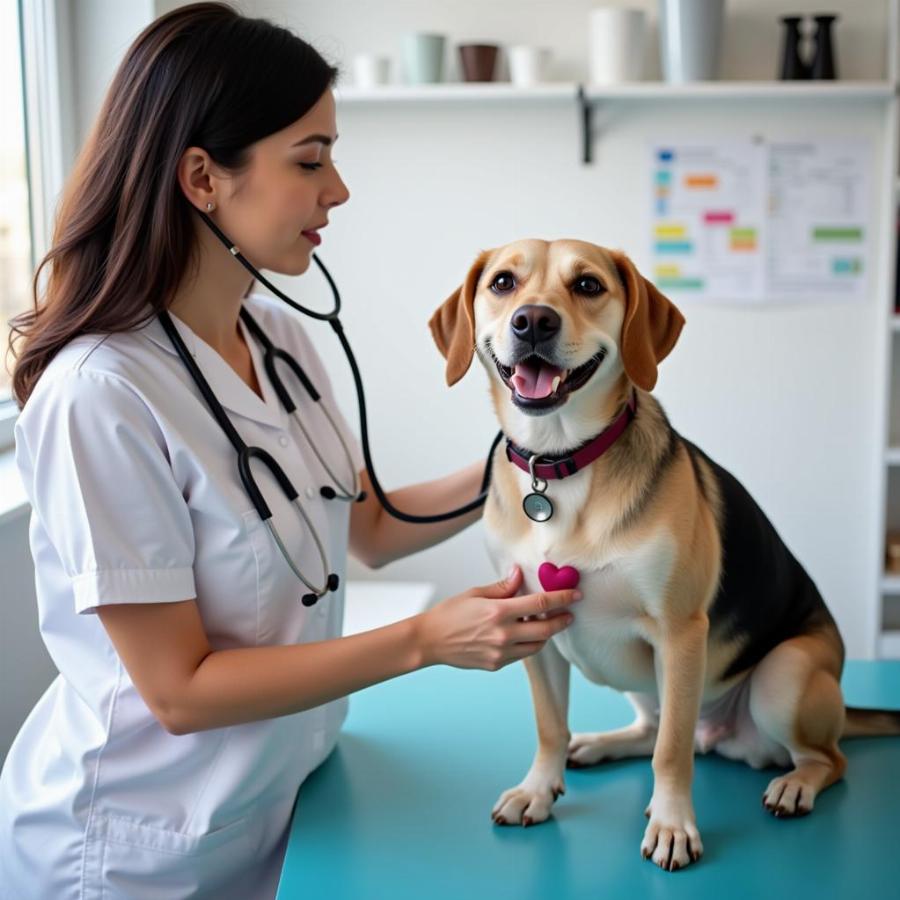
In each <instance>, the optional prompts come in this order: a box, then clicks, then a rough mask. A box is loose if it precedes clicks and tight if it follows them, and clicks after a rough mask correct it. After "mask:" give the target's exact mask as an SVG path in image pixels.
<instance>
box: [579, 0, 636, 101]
mask: <svg viewBox="0 0 900 900" xmlns="http://www.w3.org/2000/svg"><path fill="white" fill-rule="evenodd" d="M590 25H591V27H590V47H589V50H590V54H589V56H590V74H591V84H621V83H622V82H623V81H640V80H641V79H642V78H643V77H644V47H645V44H646V40H647V25H646V16H645V15H644V11H643V10H642V9H626V8H624V7H621V6H600V7H597V8H596V9H592V10H591V13H590Z"/></svg>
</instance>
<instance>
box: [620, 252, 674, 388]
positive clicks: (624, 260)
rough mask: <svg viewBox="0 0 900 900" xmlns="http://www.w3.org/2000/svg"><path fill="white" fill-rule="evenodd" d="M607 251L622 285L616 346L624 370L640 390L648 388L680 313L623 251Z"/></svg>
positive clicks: (671, 343) (668, 348)
mask: <svg viewBox="0 0 900 900" xmlns="http://www.w3.org/2000/svg"><path fill="white" fill-rule="evenodd" d="M610 254H611V256H612V258H613V261H614V262H615V264H616V269H617V270H618V272H619V277H620V278H621V279H622V284H623V285H624V287H625V321H624V323H623V324H622V345H621V347H620V348H619V349H620V351H621V353H622V363H623V364H624V366H625V374H626V375H627V376H628V377H629V378H630V379H631V381H632V382H633V383H634V384H636V385H637V386H638V387H639V388H640V389H641V390H644V391H652V390H653V387H654V385H655V384H656V374H657V372H656V367H657V365H658V364H659V363H661V362H662V361H663V360H664V359H665V358H666V357H667V356H668V355H669V351H671V349H672V348H673V347H674V346H675V342H676V341H677V340H678V335H679V334H681V329H682V327H683V326H684V316H683V315H682V314H681V311H680V310H679V309H678V307H677V306H675V304H674V303H672V301H671V300H669V298H668V297H666V296H665V295H664V294H662V293H661V292H660V291H658V290H657V289H656V286H655V285H653V284H652V283H651V282H650V281H648V280H647V279H646V278H644V276H643V275H641V273H640V272H638V270H637V269H636V268H635V266H634V263H633V262H632V261H631V260H630V259H629V258H628V257H627V256H626V255H625V254H624V253H622V252H620V251H617V250H611V251H610Z"/></svg>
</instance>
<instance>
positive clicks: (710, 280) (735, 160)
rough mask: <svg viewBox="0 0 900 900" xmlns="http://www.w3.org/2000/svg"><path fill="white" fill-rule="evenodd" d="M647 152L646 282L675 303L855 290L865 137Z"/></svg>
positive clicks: (863, 241) (862, 277)
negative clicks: (649, 199) (648, 242)
mask: <svg viewBox="0 0 900 900" xmlns="http://www.w3.org/2000/svg"><path fill="white" fill-rule="evenodd" d="M651 152H652V160H651V173H652V185H653V191H652V204H653V207H652V214H651V248H650V257H651V260H652V266H653V270H652V279H653V281H654V283H655V284H656V285H657V286H658V287H659V289H660V290H662V291H663V292H665V293H667V294H668V295H669V296H671V297H672V298H673V299H676V298H678V299H692V298H695V299H703V300H713V301H717V300H723V301H748V302H766V301H770V302H771V301H778V300H784V299H804V300H814V299H815V298H816V297H818V296H821V295H822V294H823V293H824V294H828V295H831V296H833V295H841V296H846V297H848V298H849V297H858V296H861V295H862V294H863V293H864V291H865V282H866V277H867V269H868V265H867V263H868V259H869V239H868V235H867V223H868V217H869V179H868V177H867V171H868V168H869V162H868V161H869V159H870V156H871V147H870V146H869V145H868V144H867V143H866V142H864V141H851V140H837V139H834V140H817V141H808V142H806V141H802V142H766V141H763V140H761V139H756V140H746V141H736V140H722V141H705V142H702V143H700V142H698V143H694V144H674V145H671V144H662V143H659V142H657V143H655V144H653V145H652V148H651Z"/></svg>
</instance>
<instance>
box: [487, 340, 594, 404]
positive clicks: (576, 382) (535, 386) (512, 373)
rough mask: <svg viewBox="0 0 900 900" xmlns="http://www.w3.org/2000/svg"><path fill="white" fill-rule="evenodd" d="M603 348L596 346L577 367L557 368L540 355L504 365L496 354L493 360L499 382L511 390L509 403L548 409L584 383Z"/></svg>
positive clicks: (560, 402)
mask: <svg viewBox="0 0 900 900" xmlns="http://www.w3.org/2000/svg"><path fill="white" fill-rule="evenodd" d="M604 356H606V350H604V349H603V348H601V349H600V351H599V352H598V353H596V354H595V355H594V356H592V357H591V358H590V359H589V360H588V361H587V362H586V363H584V364H583V365H581V366H579V367H578V368H577V369H561V368H559V367H558V366H555V365H553V364H552V363H550V362H548V361H547V360H546V359H544V358H543V357H540V356H537V355H532V356H529V357H527V358H526V359H523V360H521V361H520V362H518V363H516V365H515V366H512V367H510V366H504V365H503V364H502V363H501V362H500V361H499V360H498V359H497V358H496V357H494V363H495V364H496V366H497V371H498V372H499V373H500V377H501V378H502V379H503V383H504V384H505V385H506V386H507V387H508V388H509V389H510V390H511V391H512V399H513V403H515V404H516V405H517V406H520V407H522V408H523V409H542V410H543V409H549V408H551V407H554V406H557V405H560V404H562V403H564V402H565V401H566V399H567V398H568V396H569V394H572V393H574V392H575V391H577V390H578V389H579V388H580V387H584V385H585V384H587V382H588V381H589V380H590V378H591V376H592V375H593V374H594V372H596V371H597V369H598V368H599V367H600V363H602V362H603V357H604Z"/></svg>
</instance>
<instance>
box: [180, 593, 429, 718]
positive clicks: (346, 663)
mask: <svg viewBox="0 0 900 900" xmlns="http://www.w3.org/2000/svg"><path fill="white" fill-rule="evenodd" d="M324 602H328V601H327V600H325V601H324ZM417 619H418V617H417V616H413V617H411V618H409V619H403V620H402V621H400V622H395V623H393V624H391V625H386V626H385V627H383V628H377V629H375V630H374V631H366V632H362V633H360V634H354V635H351V636H350V637H344V638H338V639H335V640H330V641H319V642H316V643H311V644H291V645H288V646H276V647H245V648H236V649H233V650H215V651H213V652H212V653H210V654H209V655H208V656H206V657H205V658H204V659H203V661H202V662H201V663H200V665H199V666H198V667H197V669H196V671H195V672H194V674H193V675H192V677H191V678H190V680H189V682H188V685H187V688H186V690H184V691H182V692H181V697H180V699H179V703H178V705H177V707H175V708H173V709H172V710H170V712H169V714H168V715H167V717H166V727H167V728H168V730H169V731H171V732H172V733H173V734H188V733H189V732H192V731H203V730H205V729H208V728H223V727H225V726H228V725H238V724H241V723H243V722H255V721H257V720H260V719H269V718H274V717H276V716H285V715H290V714H291V713H297V712H301V711H302V710H306V709H312V708H313V707H316V706H321V705H322V704H323V703H327V702H328V701H330V700H336V699H337V698H338V697H344V696H346V695H347V694H352V693H353V692H354V691H358V690H361V689H362V688H366V687H369V686H370V685H373V684H378V683H379V682H381V681H386V680H387V679H388V678H393V677H394V676H395V675H403V674H406V673H407V672H412V671H414V670H416V669H419V668H422V666H424V665H427V664H428V662H427V658H426V654H425V650H424V649H423V647H422V646H421V641H420V639H419V633H418V630H417Z"/></svg>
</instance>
